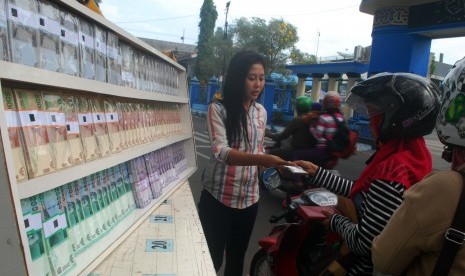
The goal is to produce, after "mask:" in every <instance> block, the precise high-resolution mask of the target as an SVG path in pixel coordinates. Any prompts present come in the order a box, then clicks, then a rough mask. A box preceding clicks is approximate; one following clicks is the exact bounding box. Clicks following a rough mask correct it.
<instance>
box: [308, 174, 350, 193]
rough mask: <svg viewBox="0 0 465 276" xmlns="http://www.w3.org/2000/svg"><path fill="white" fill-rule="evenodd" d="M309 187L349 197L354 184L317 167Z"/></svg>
mask: <svg viewBox="0 0 465 276" xmlns="http://www.w3.org/2000/svg"><path fill="white" fill-rule="evenodd" d="M310 185H315V186H318V187H323V188H326V189H327V190H329V191H331V192H333V193H336V194H338V195H341V196H345V197H349V194H350V191H351V190H352V186H353V185H354V182H353V181H350V180H347V179H344V178H342V177H340V176H337V175H335V174H333V173H331V172H329V171H327V170H325V169H323V168H322V167H319V168H318V170H317V172H316V174H315V176H314V177H313V178H312V180H311V183H310Z"/></svg>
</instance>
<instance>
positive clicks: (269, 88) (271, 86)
mask: <svg viewBox="0 0 465 276" xmlns="http://www.w3.org/2000/svg"><path fill="white" fill-rule="evenodd" d="M277 85H278V84H277V83H276V82H274V81H273V80H272V79H266V82H265V88H264V89H263V92H262V94H261V95H260V97H259V98H258V102H259V103H261V104H262V105H263V106H264V107H265V109H266V114H267V116H268V122H270V121H271V118H272V116H273V104H274V94H275V90H276V86H277Z"/></svg>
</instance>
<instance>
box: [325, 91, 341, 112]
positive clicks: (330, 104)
mask: <svg viewBox="0 0 465 276" xmlns="http://www.w3.org/2000/svg"><path fill="white" fill-rule="evenodd" d="M340 106H341V96H340V95H339V93H337V92H336V91H328V92H327V93H326V95H325V97H324V98H323V107H324V108H325V109H339V107H340Z"/></svg>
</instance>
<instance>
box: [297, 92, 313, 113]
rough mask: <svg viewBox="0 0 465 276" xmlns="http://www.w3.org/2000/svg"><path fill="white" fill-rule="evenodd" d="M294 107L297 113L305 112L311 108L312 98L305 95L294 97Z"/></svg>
mask: <svg viewBox="0 0 465 276" xmlns="http://www.w3.org/2000/svg"><path fill="white" fill-rule="evenodd" d="M295 108H296V110H297V112H298V113H307V112H309V111H310V110H311V109H312V100H311V99H310V98H309V97H307V96H300V97H297V98H296V99H295Z"/></svg>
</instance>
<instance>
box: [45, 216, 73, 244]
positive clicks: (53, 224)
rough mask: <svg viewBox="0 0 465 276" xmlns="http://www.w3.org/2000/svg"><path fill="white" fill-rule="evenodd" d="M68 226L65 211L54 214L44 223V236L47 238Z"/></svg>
mask: <svg viewBox="0 0 465 276" xmlns="http://www.w3.org/2000/svg"><path fill="white" fill-rule="evenodd" d="M66 227H68V224H67V222H66V215H65V214H64V213H63V214H60V215H57V216H54V217H52V218H50V219H48V220H47V221H45V222H44V223H43V228H44V236H45V238H48V237H50V236H51V235H53V234H55V233H56V232H57V231H59V230H61V229H66Z"/></svg>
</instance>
